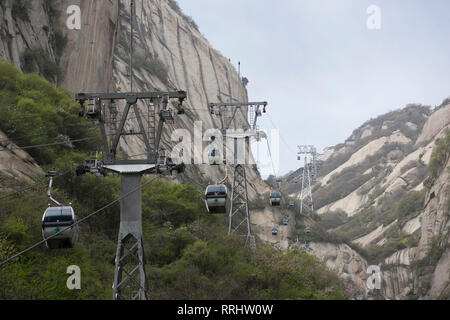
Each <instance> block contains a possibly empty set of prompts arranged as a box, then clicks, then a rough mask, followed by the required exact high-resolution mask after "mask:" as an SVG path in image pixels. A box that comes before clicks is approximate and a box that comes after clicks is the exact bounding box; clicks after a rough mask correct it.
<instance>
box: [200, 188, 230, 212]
mask: <svg viewBox="0 0 450 320" xmlns="http://www.w3.org/2000/svg"><path fill="white" fill-rule="evenodd" d="M227 196H228V191H227V187H226V186H225V185H211V186H208V188H206V192H205V203H206V208H207V209H208V212H209V213H225V212H226V204H227Z"/></svg>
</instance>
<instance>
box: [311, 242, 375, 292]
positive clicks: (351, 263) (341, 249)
mask: <svg viewBox="0 0 450 320" xmlns="http://www.w3.org/2000/svg"><path fill="white" fill-rule="evenodd" d="M310 253H311V254H313V255H315V256H316V257H317V258H318V259H319V260H320V261H322V262H323V263H325V264H326V266H327V267H329V268H330V269H331V270H334V271H335V272H337V273H338V274H339V275H340V277H342V278H344V279H350V280H352V282H353V283H354V284H355V285H356V287H357V288H358V290H357V291H358V294H356V295H355V296H354V297H353V298H359V299H362V298H366V297H367V294H368V289H367V285H366V281H367V278H368V276H369V275H368V274H367V267H368V263H367V261H366V260H365V259H364V258H363V257H361V255H360V254H359V253H357V252H356V251H355V250H353V249H352V248H350V247H349V246H348V245H346V244H333V243H322V242H312V243H310Z"/></svg>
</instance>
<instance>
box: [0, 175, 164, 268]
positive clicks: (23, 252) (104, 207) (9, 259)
mask: <svg viewBox="0 0 450 320" xmlns="http://www.w3.org/2000/svg"><path fill="white" fill-rule="evenodd" d="M166 171H168V170H166ZM159 176H160V174H158V175H157V176H156V177H154V178H153V179H151V180H149V181H147V182H146V183H144V184H142V185H140V186H139V187H137V188H135V189H133V190H131V191H130V192H128V193H126V194H124V195H123V196H121V197H119V198H117V199H116V200H114V201H112V202H110V203H108V204H106V205H105V206H103V207H101V208H100V209H98V210H96V211H94V212H92V213H90V214H88V215H87V216H86V217H84V218H82V219H80V220H78V221H77V222H75V223H73V224H72V225H70V226H68V227H66V228H63V229H62V230H60V231H59V232H57V233H55V234H53V235H51V236H50V237H47V238H45V239H43V240H41V241H39V242H36V243H35V244H33V245H31V246H29V247H28V248H26V249H24V250H22V251H20V252H19V253H16V254H15V255H13V256H11V257H9V258H8V259H6V260H4V261H1V262H0V268H1V267H3V266H4V265H6V264H7V263H9V262H11V261H12V260H14V259H16V258H18V257H20V256H21V255H23V254H25V253H27V252H29V251H31V250H33V249H34V248H36V247H38V246H40V245H41V244H44V243H45V242H47V241H48V240H51V239H53V238H54V237H56V236H58V235H59V234H61V233H63V232H65V231H67V230H69V229H71V228H73V227H74V226H76V225H79V224H80V223H82V222H84V221H86V220H87V219H89V218H91V217H92V216H94V215H96V214H97V213H100V212H102V211H103V210H105V209H107V208H109V207H111V206H112V205H114V204H116V203H117V202H119V201H120V200H122V199H124V198H126V197H128V196H129V195H131V194H132V193H134V192H136V191H138V190H139V189H141V188H143V187H145V186H147V185H149V184H150V183H152V182H153V181H155V180H156V179H157V178H159Z"/></svg>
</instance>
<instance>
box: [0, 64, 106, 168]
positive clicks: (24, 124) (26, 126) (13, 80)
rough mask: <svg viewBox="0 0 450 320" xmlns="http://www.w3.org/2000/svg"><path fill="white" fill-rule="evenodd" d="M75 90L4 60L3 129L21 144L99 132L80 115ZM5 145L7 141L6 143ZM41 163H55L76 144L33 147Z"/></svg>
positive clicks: (0, 78)
mask: <svg viewBox="0 0 450 320" xmlns="http://www.w3.org/2000/svg"><path fill="white" fill-rule="evenodd" d="M78 111H79V105H78V104H77V103H76V102H75V101H74V100H73V98H72V94H71V93H70V92H69V91H68V90H66V89H64V88H58V89H55V88H54V87H53V85H52V84H51V83H49V82H47V81H45V80H43V79H41V78H40V77H39V76H37V75H35V74H22V73H20V72H19V71H18V70H17V69H16V68H15V67H14V66H13V65H12V64H10V63H8V62H6V61H1V60H0V113H1V114H2V117H1V119H0V130H2V131H3V132H4V133H5V134H6V135H7V136H8V137H9V138H10V139H11V140H12V141H14V142H15V143H17V144H18V145H20V146H28V145H41V144H48V143H53V142H55V141H56V142H64V141H68V140H74V139H75V140H76V139H84V138H88V137H95V136H96V135H98V133H96V132H97V131H96V130H95V129H94V127H93V125H92V124H91V123H90V122H88V121H86V120H84V119H81V118H80V117H78V114H77V113H78ZM2 145H3V146H6V145H5V142H3V144H2ZM95 146H96V142H95V141H89V140H88V141H84V142H83V143H79V144H78V146H77V147H78V149H77V150H76V152H80V151H92V150H95ZM28 152H29V153H30V154H31V156H32V157H33V158H34V159H35V160H36V161H38V162H39V163H40V164H41V165H44V166H46V165H49V164H52V163H54V162H55V161H56V160H57V158H58V157H60V156H61V155H62V154H66V153H70V152H75V143H74V144H70V143H68V144H65V145H60V146H53V147H45V148H38V149H29V150H28Z"/></svg>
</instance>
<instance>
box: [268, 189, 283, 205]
mask: <svg viewBox="0 0 450 320" xmlns="http://www.w3.org/2000/svg"><path fill="white" fill-rule="evenodd" d="M269 200H270V205H271V206H279V205H280V202H281V193H279V192H271V193H270V196H269Z"/></svg>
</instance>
